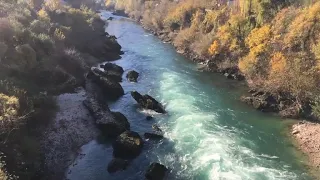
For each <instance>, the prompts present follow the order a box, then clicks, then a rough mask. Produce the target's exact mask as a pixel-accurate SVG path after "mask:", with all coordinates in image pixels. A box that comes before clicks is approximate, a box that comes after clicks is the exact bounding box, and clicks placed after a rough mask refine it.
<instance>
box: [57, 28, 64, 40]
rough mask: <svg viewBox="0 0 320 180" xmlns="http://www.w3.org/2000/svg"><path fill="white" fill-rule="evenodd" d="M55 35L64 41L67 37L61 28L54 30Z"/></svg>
mask: <svg viewBox="0 0 320 180" xmlns="http://www.w3.org/2000/svg"><path fill="white" fill-rule="evenodd" d="M54 37H55V39H57V40H59V41H63V40H64V39H65V38H66V36H65V35H64V33H63V32H62V30H61V29H59V28H56V30H55V31H54Z"/></svg>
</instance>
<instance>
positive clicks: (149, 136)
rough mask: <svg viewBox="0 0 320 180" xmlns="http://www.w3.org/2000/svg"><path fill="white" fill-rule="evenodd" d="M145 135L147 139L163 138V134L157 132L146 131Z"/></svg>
mask: <svg viewBox="0 0 320 180" xmlns="http://www.w3.org/2000/svg"><path fill="white" fill-rule="evenodd" d="M144 137H145V138H146V139H154V140H160V139H163V135H161V134H156V133H144Z"/></svg>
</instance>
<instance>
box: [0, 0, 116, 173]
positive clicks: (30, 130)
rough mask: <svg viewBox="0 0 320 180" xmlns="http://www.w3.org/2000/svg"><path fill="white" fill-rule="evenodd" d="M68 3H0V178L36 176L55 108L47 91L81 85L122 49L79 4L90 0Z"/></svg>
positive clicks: (24, 0)
mask: <svg viewBox="0 0 320 180" xmlns="http://www.w3.org/2000/svg"><path fill="white" fill-rule="evenodd" d="M70 2H71V4H73V5H75V4H77V6H75V7H72V6H69V5H68V4H67V3H66V2H64V1H60V0H46V1H43V0H2V1H1V2H0V144H1V145H0V152H1V154H0V159H1V160H4V162H3V163H1V164H3V165H1V169H2V170H3V171H1V172H0V179H10V177H11V175H9V174H13V175H14V176H20V177H23V179H34V178H39V177H40V176H41V173H43V172H42V170H43V169H44V168H45V167H43V165H44V164H43V158H42V157H43V152H41V147H40V144H39V139H40V137H41V132H42V131H41V130H43V128H44V127H45V125H46V124H48V123H49V120H50V114H53V113H54V111H55V109H56V107H55V101H54V99H53V98H52V95H56V94H59V93H63V92H70V91H72V90H73V89H74V88H75V87H76V86H80V85H82V84H83V82H84V73H85V72H86V71H87V70H88V69H89V68H90V67H91V66H92V65H93V64H95V63H97V62H98V59H100V60H108V59H109V60H111V59H115V58H117V57H118V56H119V52H120V48H121V47H120V46H119V44H117V42H116V40H115V38H114V37H110V36H108V35H107V34H106V33H105V29H104V25H105V23H104V22H103V21H102V20H101V19H100V17H99V15H98V14H96V12H95V11H94V10H92V7H93V6H91V7H90V8H89V7H88V6H84V5H81V6H80V5H79V4H78V3H80V2H82V3H83V4H86V5H96V4H95V3H94V1H92V0H82V1H71V0H70ZM97 6H98V5H97ZM102 58H103V59H102ZM1 162H2V161H1ZM4 172H6V173H4ZM7 172H8V173H7ZM13 172H14V173H13Z"/></svg>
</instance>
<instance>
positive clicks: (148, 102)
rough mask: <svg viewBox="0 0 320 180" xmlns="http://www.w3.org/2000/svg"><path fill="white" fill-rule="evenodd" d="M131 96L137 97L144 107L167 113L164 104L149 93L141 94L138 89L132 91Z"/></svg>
mask: <svg viewBox="0 0 320 180" xmlns="http://www.w3.org/2000/svg"><path fill="white" fill-rule="evenodd" d="M131 96H132V97H133V99H135V100H136V101H137V102H138V103H139V105H140V106H141V107H142V108H145V109H151V110H154V111H156V112H158V113H166V111H165V109H164V108H163V106H162V105H161V104H160V103H159V102H158V101H157V100H155V99H154V98H153V97H151V96H149V95H147V94H146V95H141V94H140V93H138V92H137V91H132V92H131Z"/></svg>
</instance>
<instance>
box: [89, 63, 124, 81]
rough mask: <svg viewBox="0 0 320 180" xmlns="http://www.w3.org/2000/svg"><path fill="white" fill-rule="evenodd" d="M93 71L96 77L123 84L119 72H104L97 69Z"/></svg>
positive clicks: (92, 69)
mask: <svg viewBox="0 0 320 180" xmlns="http://www.w3.org/2000/svg"><path fill="white" fill-rule="evenodd" d="M100 66H102V65H100ZM91 71H92V73H94V74H96V75H99V76H101V77H105V78H107V79H110V80H113V81H116V82H121V81H122V74H121V73H118V72H115V71H103V70H100V69H99V68H97V67H93V68H91Z"/></svg>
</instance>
